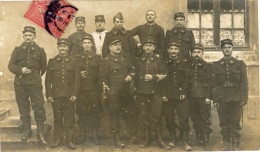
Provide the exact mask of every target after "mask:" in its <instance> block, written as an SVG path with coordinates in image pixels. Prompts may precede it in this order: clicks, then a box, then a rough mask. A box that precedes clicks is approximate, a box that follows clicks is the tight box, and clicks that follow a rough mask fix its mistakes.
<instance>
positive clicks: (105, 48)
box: [102, 33, 109, 58]
mask: <svg viewBox="0 0 260 152" xmlns="http://www.w3.org/2000/svg"><path fill="white" fill-rule="evenodd" d="M108 35H109V33H107V34H106V36H105V39H104V43H103V47H102V57H103V58H105V57H106V56H107V55H108V54H109V44H108V39H109V37H108Z"/></svg>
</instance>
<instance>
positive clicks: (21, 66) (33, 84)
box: [8, 26, 47, 144]
mask: <svg viewBox="0 0 260 152" xmlns="http://www.w3.org/2000/svg"><path fill="white" fill-rule="evenodd" d="M23 38H24V40H25V42H24V43H23V44H22V45H21V46H19V47H16V48H15V49H14V51H13V53H12V56H11V59H10V61H9V64H8V68H9V70H10V71H11V72H12V73H14V74H15V79H14V89H15V98H16V102H17V104H18V108H19V112H20V119H21V121H22V122H23V132H22V137H21V139H22V140H27V139H29V138H31V137H32V130H31V116H30V109H31V107H30V105H32V109H33V110H34V118H35V121H36V122H37V138H38V139H39V140H40V141H41V142H42V143H43V144H47V142H46V141H45V139H44V135H43V128H44V121H45V120H46V115H45V109H44V98H43V94H42V80H41V76H42V75H43V74H44V73H45V70H46V65H47V59H46V53H45V51H44V49H43V48H41V47H39V46H38V45H37V44H36V43H35V42H34V39H35V38H36V31H35V28H34V27H32V26H25V27H24V31H23Z"/></svg>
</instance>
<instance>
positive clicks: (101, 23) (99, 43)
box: [92, 15, 107, 57]
mask: <svg viewBox="0 0 260 152" xmlns="http://www.w3.org/2000/svg"><path fill="white" fill-rule="evenodd" d="M95 24H96V28H97V29H96V31H95V32H93V33H92V36H93V38H94V42H95V45H96V54H97V55H99V56H101V57H102V48H103V44H104V40H105V36H106V33H107V30H105V25H106V22H105V18H104V15H97V16H95Z"/></svg>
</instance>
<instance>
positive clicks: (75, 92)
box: [72, 62, 81, 97]
mask: <svg viewBox="0 0 260 152" xmlns="http://www.w3.org/2000/svg"><path fill="white" fill-rule="evenodd" d="M74 68H75V70H74V90H73V93H72V96H75V97H78V95H79V90H80V83H81V77H80V67H79V65H78V64H77V62H74Z"/></svg>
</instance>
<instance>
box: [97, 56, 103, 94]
mask: <svg viewBox="0 0 260 152" xmlns="http://www.w3.org/2000/svg"><path fill="white" fill-rule="evenodd" d="M97 62H98V78H97V79H98V84H97V85H98V90H99V91H100V92H102V91H103V90H102V89H103V84H102V83H103V82H102V81H101V78H100V71H101V69H100V68H101V57H100V56H97Z"/></svg>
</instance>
